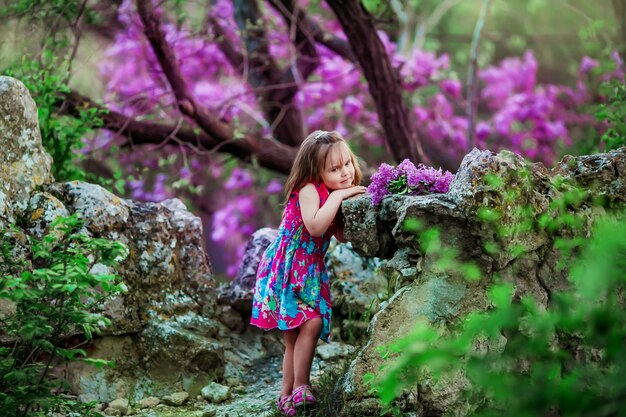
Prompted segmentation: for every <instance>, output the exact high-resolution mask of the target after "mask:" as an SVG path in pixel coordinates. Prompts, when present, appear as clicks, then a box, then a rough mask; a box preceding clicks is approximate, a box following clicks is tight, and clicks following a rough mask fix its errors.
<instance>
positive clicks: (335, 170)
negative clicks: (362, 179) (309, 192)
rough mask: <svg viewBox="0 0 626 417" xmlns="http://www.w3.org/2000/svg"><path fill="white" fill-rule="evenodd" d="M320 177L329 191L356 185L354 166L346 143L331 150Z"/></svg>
mask: <svg viewBox="0 0 626 417" xmlns="http://www.w3.org/2000/svg"><path fill="white" fill-rule="evenodd" d="M320 176H321V178H322V181H323V182H324V184H325V185H326V188H328V189H329V190H340V189H343V188H350V187H352V186H353V185H354V165H353V164H352V158H350V152H349V151H348V147H347V146H346V144H345V143H338V144H337V145H335V146H333V147H332V148H331V149H330V151H329V152H328V155H327V156H326V161H325V163H324V167H322V171H321V172H320Z"/></svg>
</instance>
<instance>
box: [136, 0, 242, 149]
mask: <svg viewBox="0 0 626 417" xmlns="http://www.w3.org/2000/svg"><path fill="white" fill-rule="evenodd" d="M137 11H138V12H139V17H140V18H141V21H142V23H143V25H144V33H145V35H146V38H147V39H148V41H149V42H150V46H152V50H153V51H154V54H155V55H156V57H157V60H158V61H159V65H160V66H161V68H162V69H163V73H164V74H165V77H166V78H167V81H168V82H169V84H170V86H171V87H172V92H173V93H174V96H175V97H176V101H177V105H178V108H179V110H180V112H181V113H182V114H184V115H186V116H189V117H190V118H191V119H193V120H194V121H195V122H196V123H197V124H198V126H200V127H201V128H202V129H203V130H204V131H205V132H206V133H207V134H208V135H210V136H213V137H215V138H216V139H218V140H219V141H220V142H223V141H227V140H229V139H231V138H232V137H233V132H232V131H231V129H230V128H229V127H228V125H227V124H225V123H222V122H221V121H219V120H218V119H217V118H216V117H215V116H213V115H212V114H211V113H209V112H208V111H207V109H205V108H204V107H201V106H199V105H198V104H197V103H196V102H195V100H194V98H193V96H192V94H191V92H190V91H189V89H188V87H187V83H186V81H185V79H184V78H183V75H182V73H181V71H180V67H179V66H178V62H177V60H176V55H175V54H174V51H173V50H172V47H171V46H170V45H169V43H167V41H166V40H165V35H164V34H163V32H162V31H161V27H160V25H159V20H158V18H157V16H156V15H155V13H154V8H153V6H152V2H151V1H150V0H137Z"/></svg>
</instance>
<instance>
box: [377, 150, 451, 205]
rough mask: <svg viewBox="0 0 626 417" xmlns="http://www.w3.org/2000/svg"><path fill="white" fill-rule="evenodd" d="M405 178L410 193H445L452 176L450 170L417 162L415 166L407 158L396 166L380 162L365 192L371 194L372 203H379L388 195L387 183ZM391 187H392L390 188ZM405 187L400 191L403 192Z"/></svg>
mask: <svg viewBox="0 0 626 417" xmlns="http://www.w3.org/2000/svg"><path fill="white" fill-rule="evenodd" d="M403 177H404V179H405V180H406V186H407V187H408V193H409V194H410V195H422V194H430V193H447V192H448V189H449V188H450V182H451V181H452V179H453V178H454V175H452V174H451V173H450V172H448V171H445V172H442V170H441V168H440V169H438V170H437V169H434V168H432V167H427V166H425V165H424V164H419V165H418V166H417V167H416V166H415V165H414V164H413V162H411V161H410V160H409V159H405V160H403V161H402V162H401V163H400V164H399V165H398V166H397V167H396V168H394V167H392V166H391V165H388V164H382V165H381V166H380V168H379V169H378V172H377V173H375V174H374V175H372V183H371V184H370V185H369V187H367V192H368V193H369V194H370V195H371V196H372V204H373V205H375V206H377V205H379V204H380V203H381V202H382V201H383V198H385V196H387V195H390V194H391V192H390V190H389V184H390V182H392V181H396V180H398V179H402V178H403ZM392 189H393V188H392ZM405 191H406V189H403V190H402V191H400V192H401V193H404V192H405Z"/></svg>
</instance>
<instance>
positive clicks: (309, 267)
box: [250, 182, 336, 342]
mask: <svg viewBox="0 0 626 417" xmlns="http://www.w3.org/2000/svg"><path fill="white" fill-rule="evenodd" d="M313 185H315V188H316V190H317V193H318V194H319V197H320V207H321V206H322V205H323V204H324V203H325V202H326V200H327V199H328V195H329V191H328V189H327V188H326V186H325V185H324V183H321V182H318V183H314V184H313ZM298 196H299V191H296V192H294V193H292V194H291V196H290V197H289V200H288V202H287V207H286V208H285V213H284V214H283V219H282V222H281V224H280V227H279V229H278V237H277V238H276V240H274V242H272V243H271V244H270V245H269V246H268V247H267V249H266V250H265V252H264V253H263V256H262V258H261V261H260V263H259V269H258V270H257V278H256V285H255V288H254V299H253V301H252V318H251V319H250V323H251V324H253V325H255V326H257V327H260V328H262V329H266V330H269V329H274V328H276V327H278V328H279V329H280V330H289V329H295V328H297V327H298V326H300V325H301V324H302V323H304V322H305V321H307V320H310V319H312V318H315V317H321V318H322V324H323V325H322V334H321V335H320V339H322V340H324V341H325V342H329V341H330V318H331V314H332V311H331V300H330V283H329V278H328V272H327V271H326V265H325V264H324V255H325V254H326V250H327V249H328V243H329V242H330V238H331V236H332V235H333V234H334V233H335V231H336V225H335V224H334V222H333V223H332V224H331V225H330V227H329V228H328V230H326V232H325V233H324V234H323V235H322V236H320V237H315V236H311V234H310V233H309V231H308V230H307V229H306V227H305V226H304V223H303V221H302V214H301V213H300V203H299V198H298Z"/></svg>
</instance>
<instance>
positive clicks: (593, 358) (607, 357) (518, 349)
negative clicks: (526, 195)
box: [368, 193, 626, 417]
mask: <svg viewBox="0 0 626 417" xmlns="http://www.w3.org/2000/svg"><path fill="white" fill-rule="evenodd" d="M574 194H576V196H577V198H574V200H575V202H578V203H580V196H581V194H580V193H574ZM572 195H573V194H572V193H566V195H565V198H564V201H563V202H556V201H555V202H554V206H555V207H556V206H558V205H559V204H562V205H563V211H561V213H562V214H561V215H556V216H548V217H546V216H543V217H540V219H539V223H540V224H541V226H542V228H543V230H552V232H553V236H555V235H556V234H559V233H563V228H570V229H571V230H574V229H579V228H580V227H582V225H581V224H580V222H579V221H578V220H580V219H578V218H577V217H576V216H575V215H573V214H571V213H568V212H567V207H569V206H571V204H572V201H570V200H572ZM565 200H567V201H565ZM617 217H618V218H620V216H617ZM623 218H624V217H623V216H621V219H622V220H615V219H614V218H609V217H606V218H603V219H600V220H598V221H597V222H596V225H595V227H594V231H593V233H592V235H591V236H592V238H590V239H581V238H580V237H577V233H571V235H570V236H572V237H571V238H568V239H566V238H563V237H558V236H555V237H553V239H554V243H555V247H557V248H559V250H561V252H562V260H563V265H562V267H564V268H567V270H568V271H569V278H570V281H571V290H570V291H566V292H562V293H553V294H551V299H550V306H549V308H548V309H545V308H543V307H542V306H540V305H538V304H537V302H536V300H534V299H533V298H531V297H530V296H526V297H523V298H522V299H521V300H520V301H519V302H514V301H513V293H514V288H513V287H512V286H511V285H510V284H505V283H498V282H497V277H496V284H495V285H493V286H492V287H491V288H490V290H489V295H490V300H491V303H492V308H491V309H489V310H487V311H484V312H473V313H471V314H469V315H468V316H467V317H465V318H463V319H462V320H461V322H460V323H459V325H458V327H457V328H456V329H454V330H453V331H452V332H451V334H444V333H443V332H441V331H439V330H438V329H436V328H434V327H432V326H431V325H430V324H428V323H420V324H419V325H417V326H416V328H415V330H414V331H413V333H412V334H411V335H409V336H407V337H405V338H403V339H401V340H398V341H397V342H395V343H394V344H392V345H390V346H387V347H383V348H382V349H381V351H382V354H383V355H384V356H385V357H389V358H393V360H390V361H389V362H388V364H387V365H386V366H385V367H384V369H383V375H382V376H381V377H379V378H376V377H374V376H373V375H368V379H369V380H370V381H371V382H372V383H373V387H374V389H375V391H377V392H378V394H379V395H380V398H381V399H382V400H383V402H385V403H391V402H392V401H393V400H394V399H395V398H396V397H397V395H398V394H399V393H400V392H401V391H402V390H405V389H407V388H410V387H414V386H415V384H417V383H419V381H424V380H430V381H431V384H432V383H437V381H441V382H442V383H445V382H444V381H446V380H449V379H448V378H449V377H451V376H454V375H456V376H458V375H464V376H465V378H467V380H468V382H469V386H468V388H467V389H466V390H465V391H464V396H465V399H466V400H467V403H468V407H469V408H468V414H469V415H473V416H500V415H507V416H512V417H517V416H520V417H521V416H546V415H562V416H589V415H593V416H618V415H626V410H624V408H623V404H625V403H626V355H624V354H623V349H624V343H625V341H626V312H625V310H624V306H625V303H626V300H625V294H626V240H624V238H623V236H624V235H626V222H624V221H623ZM579 230H580V229H579ZM430 234H431V235H432V234H433V233H432V232H431V233H430ZM568 234H569V233H568ZM421 235H422V236H421V237H422V244H423V241H424V236H423V235H424V233H422V234H421ZM431 240H432V237H431ZM570 256H571V258H570ZM452 266H454V263H453V264H452ZM486 345H487V346H490V348H488V349H484V348H481V349H479V348H478V346H483V347H484V346H486ZM450 411H451V412H452V411H453V410H450Z"/></svg>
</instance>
